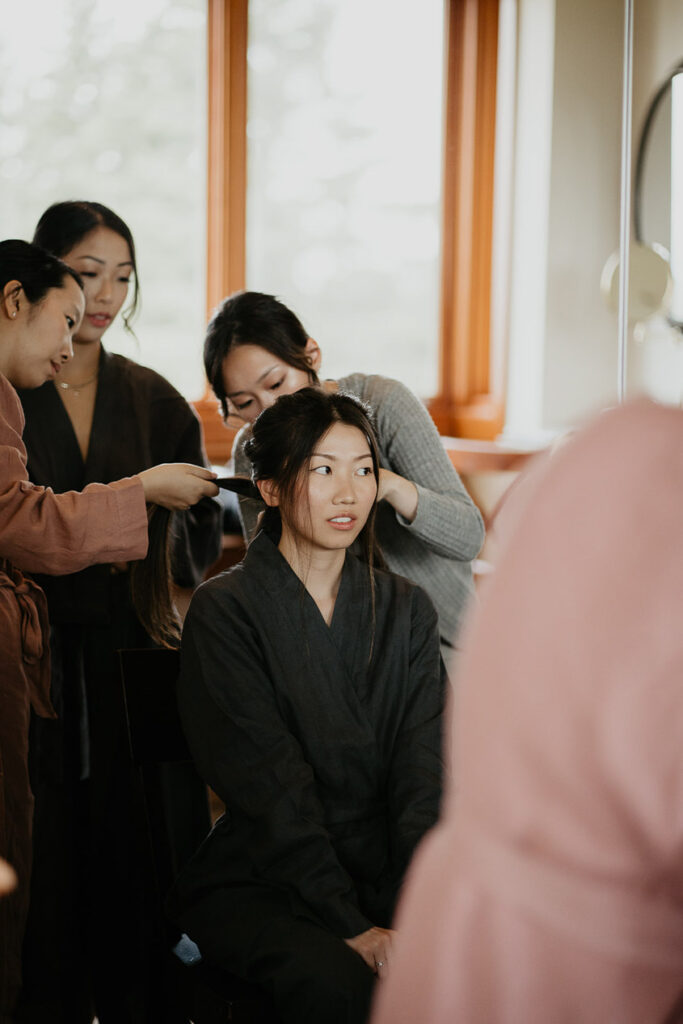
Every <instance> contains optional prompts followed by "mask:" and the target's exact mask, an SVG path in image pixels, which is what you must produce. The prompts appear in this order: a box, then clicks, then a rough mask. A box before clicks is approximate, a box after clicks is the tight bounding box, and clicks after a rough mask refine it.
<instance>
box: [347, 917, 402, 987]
mask: <svg viewBox="0 0 683 1024" xmlns="http://www.w3.org/2000/svg"><path fill="white" fill-rule="evenodd" d="M395 935H396V932H395V931H392V929H391V928H368V930H367V931H366V932H361V933H360V935H355V936H354V937H353V938H352V939H344V942H345V943H346V945H347V946H350V947H351V949H352V950H354V952H356V953H358V955H359V956H361V957H362V958H363V960H365V962H366V964H367V965H368V967H369V968H370V970H371V971H373V972H374V973H375V974H376V975H377V976H378V977H379V978H386V976H387V971H388V970H389V968H390V964H391V946H392V942H393V939H394V936H395Z"/></svg>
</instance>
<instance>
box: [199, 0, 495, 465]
mask: <svg viewBox="0 0 683 1024" xmlns="http://www.w3.org/2000/svg"><path fill="white" fill-rule="evenodd" d="M498 4H499V0H447V2H446V3H445V19H446V20H445V40H446V50H445V54H446V69H445V70H446V73H445V79H446V81H445V103H444V108H445V109H444V165H443V197H444V198H443V207H442V210H443V212H442V261H441V315H440V339H439V393H438V394H437V395H435V396H434V398H432V399H431V400H430V401H429V402H428V403H427V404H428V407H429V410H430V412H431V414H432V416H433V418H434V420H435V422H436V424H437V427H438V428H439V430H440V432H441V433H442V434H445V435H452V436H458V437H465V438H477V439H484V440H486V439H489V440H490V439H493V438H495V437H496V436H497V435H498V434H499V433H500V431H501V430H502V426H503V418H504V396H503V395H502V394H500V393H496V391H495V388H494V385H493V383H492V382H493V380H494V379H497V378H498V377H501V376H502V375H500V374H499V375H494V374H493V373H492V366H491V343H490V324H491V314H490V310H491V250H492V238H493V186H494V156H495V129H496V84H497V82H496V79H497V61H498ZM247 28H248V0H208V68H209V75H208V80H209V81H208V89H209V139H208V203H207V306H208V309H209V310H211V309H213V308H214V306H215V305H216V304H217V303H218V302H219V301H220V300H221V299H222V298H223V297H224V296H225V295H228V294H229V293H230V292H233V291H235V290H237V289H239V288H243V287H244V286H245V227H246V216H245V214H246V195H247V141H246V127H247ZM195 408H197V411H198V412H199V414H200V417H201V419H202V423H203V425H204V434H205V440H206V446H207V452H208V454H209V458H210V459H211V460H212V461H214V462H223V461H225V458H226V452H227V450H228V449H229V446H230V443H231V439H230V437H229V436H226V428H225V427H224V425H223V423H222V421H221V419H220V416H219V414H218V411H217V408H216V402H215V399H213V398H212V397H210V396H209V394H208V392H207V394H206V395H205V397H204V398H203V399H201V400H200V401H199V402H196V403H195Z"/></svg>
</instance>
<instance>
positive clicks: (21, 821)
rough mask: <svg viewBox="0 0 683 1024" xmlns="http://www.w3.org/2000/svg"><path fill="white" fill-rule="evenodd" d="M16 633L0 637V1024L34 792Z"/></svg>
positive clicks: (14, 990)
mask: <svg viewBox="0 0 683 1024" xmlns="http://www.w3.org/2000/svg"><path fill="white" fill-rule="evenodd" d="M15 639H16V637H15V636H12V635H9V636H7V635H0V857H4V859H5V860H7V861H9V863H10V864H11V865H12V867H13V868H14V870H15V871H16V873H17V876H18V879H19V884H18V886H17V888H16V889H15V891H14V892H13V893H11V894H10V895H9V896H5V897H4V898H3V899H0V1024H5V1022H6V1021H9V1020H10V1013H11V1010H12V1008H13V1007H14V1004H15V1002H16V999H17V996H18V994H19V989H20V986H21V944H22V939H23V936H24V926H25V923H26V912H27V908H28V896H29V882H30V875H31V819H32V817H33V796H32V795H31V787H30V785H29V778H28V763H27V759H28V727H29V715H30V702H29V689H28V685H27V683H26V678H25V675H24V672H23V669H22V663H21V654H20V652H18V651H17V650H14V649H10V648H11V647H12V646H13V642H14V641H15Z"/></svg>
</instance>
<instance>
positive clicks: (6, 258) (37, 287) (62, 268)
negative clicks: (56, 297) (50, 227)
mask: <svg viewBox="0 0 683 1024" xmlns="http://www.w3.org/2000/svg"><path fill="white" fill-rule="evenodd" d="M67 277H72V278H73V279H74V281H75V282H76V283H77V284H78V286H79V287H80V288H82V287H83V281H82V280H81V276H80V274H78V273H76V271H75V270H72V269H71V267H68V266H67V265H66V263H63V262H62V261H61V260H60V259H57V257H56V256H53V255H52V253H50V252H46V251H45V249H42V248H41V247H40V246H38V245H33V244H32V243H31V242H24V241H22V240H21V239H19V238H8V239H6V241H4V242H0V289H3V288H4V287H5V285H6V284H7V283H8V281H19V283H20V284H21V286H22V288H23V290H24V295H25V296H26V298H27V300H28V301H29V302H30V303H31V305H37V304H38V303H40V302H42V300H43V299H44V298H45V296H46V295H47V293H48V292H49V291H50V289H52V288H63V287H64V279H65V278H67Z"/></svg>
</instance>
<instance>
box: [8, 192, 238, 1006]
mask: <svg viewBox="0 0 683 1024" xmlns="http://www.w3.org/2000/svg"><path fill="white" fill-rule="evenodd" d="M34 241H36V242H37V243H39V244H40V245H41V246H43V248H45V249H47V250H49V251H50V252H52V253H54V254H55V255H57V256H59V257H60V258H62V259H63V260H64V261H65V262H66V263H67V264H68V265H69V266H71V267H72V268H73V269H75V270H76V271H77V272H78V273H79V274H80V275H81V277H82V279H83V284H84V293H85V302H86V305H85V314H84V317H83V320H82V322H81V324H80V326H79V327H78V330H77V331H76V332H75V334H74V339H73V340H74V358H73V359H72V360H71V362H70V363H69V365H68V366H67V367H66V368H65V370H64V371H63V372H62V373H61V374H60V376H59V378H58V380H57V381H55V382H53V381H48V382H47V383H46V384H45V385H44V386H43V387H41V388H38V389H37V390H35V391H22V392H20V396H21V399H22V403H23V407H24V413H25V416H26V428H25V432H24V441H25V444H26V449H27V452H28V472H29V475H30V477H31V479H32V480H33V481H35V482H36V483H40V484H43V485H49V486H51V487H52V488H53V489H54V490H55V491H58V492H61V491H65V490H68V489H71V488H80V487H82V486H84V485H85V484H87V483H88V482H90V481H91V480H101V481H104V482H107V481H109V480H113V479H116V478H117V477H119V476H122V475H127V474H131V473H136V472H138V471H139V470H141V469H145V468H146V467H147V466H150V465H154V464H155V463H158V462H167V461H168V462H175V461H182V462H188V463H195V464H196V465H198V466H206V465H207V460H206V455H205V453H204V447H203V442H202V435H201V427H200V423H199V420H198V418H197V416H196V414H195V413H194V411H193V410H192V408H191V407H190V406H189V404H188V403H187V401H186V400H185V399H184V398H183V396H182V395H180V394H179V392H178V391H176V389H175V388H174V387H172V385H171V384H169V382H168V381H167V380H165V379H164V378H163V377H162V376H160V374H158V373H156V372H155V371H153V370H151V369H149V368H148V367H145V366H141V365H139V364H138V363H136V362H134V361H133V360H131V359H127V358H124V357H123V356H120V355H114V354H112V353H110V352H107V351H106V350H105V348H104V346H103V344H102V340H103V336H104V335H105V333H106V331H107V329H108V328H109V326H110V325H111V324H112V323H113V321H114V320H115V319H116V317H117V315H121V316H122V318H123V321H124V323H125V325H126V328H127V329H130V323H131V321H132V319H133V317H134V315H135V312H136V309H137V306H138V303H139V287H140V286H139V277H138V267H137V256H136V249H135V242H134V239H133V236H132V233H131V231H130V229H129V227H128V225H127V224H126V223H125V222H124V221H123V220H122V219H121V218H120V217H119V216H118V215H117V214H116V213H114V212H113V211H112V210H110V209H109V208H108V207H106V206H103V205H102V204H101V203H93V202H83V201H69V202H61V203H56V204H54V205H53V206H51V207H50V208H49V209H47V210H46V211H45V213H44V214H43V215H42V217H41V218H40V221H39V223H38V226H37V228H36V232H35V236H34ZM150 538H151V541H150V552H149V554H148V557H147V559H145V561H144V562H134V563H125V562H119V563H114V564H108V565H100V566H94V567H92V568H89V569H86V570H84V571H82V572H79V573H75V574H72V575H69V576H63V577H59V578H50V577H45V578H40V584H41V586H42V587H43V588H44V590H45V592H46V594H47V599H48V607H49V612H50V622H51V624H52V647H53V680H52V696H53V701H54V704H55V707H56V709H57V710H58V712H59V719H58V720H57V721H48V722H42V721H40V722H38V721H36V722H34V727H33V731H32V737H31V772H32V781H33V785H34V791H35V796H36V810H35V830H34V853H35V864H34V874H33V889H32V900H31V910H30V913H29V922H28V930H27V938H26V943H25V954H24V996H23V999H22V1006H21V1010H20V1012H21V1015H22V1020H25V1021H33V1020H43V1019H46V1018H49V1019H50V1020H55V1021H57V1020H60V1019H64V1020H65V1021H68V1022H69V1024H80V1022H83V1024H87V1022H89V1021H90V1020H91V1018H92V1014H93V1013H95V1014H96V1015H97V1016H98V1018H99V1020H100V1024H109V1022H114V1024H125V1022H127V1021H133V1020H135V1019H137V1017H136V1015H139V1014H142V1015H143V1016H144V1014H145V1013H148V1014H150V1013H152V1012H153V1011H152V1010H151V1009H149V1007H154V1006H158V1005H160V1001H161V999H162V998H163V995H162V991H160V989H161V990H163V982H162V980H161V979H160V978H159V970H157V968H156V967H155V962H156V957H157V947H156V945H155V941H154V940H155V935H154V932H153V931H152V929H153V927H154V924H153V922H154V913H153V910H150V906H151V901H150V899H149V896H148V893H149V890H150V888H151V886H150V879H149V874H148V872H147V870H146V867H145V865H146V844H145V837H144V829H143V827H142V825H141V821H140V809H139V806H138V802H137V801H136V787H135V780H134V779H133V777H132V774H131V769H130V765H129V762H128V758H127V749H128V748H127V739H126V724H125V712H124V707H123V697H122V693H121V687H120V680H119V669H118V658H117V654H116V651H117V650H118V649H119V648H124V647H148V646H151V645H152V644H175V643H177V641H178V638H179V631H178V623H177V618H176V617H175V614H174V608H173V593H172V590H171V585H172V584H175V585H177V586H178V587H182V588H192V587H194V586H196V584H197V583H198V582H199V581H200V580H201V579H202V577H203V575H204V572H205V570H206V569H207V567H208V566H209V565H211V564H212V563H213V562H214V561H215V560H216V558H217V557H218V555H219V552H220V542H221V508H220V505H218V504H217V503H216V502H214V501H213V500H211V499H207V500H206V501H203V502H200V503H199V504H198V505H196V506H195V507H194V508H193V509H191V510H188V511H181V512H177V513H174V514H173V515H172V517H171V518H170V520H169V514H167V513H165V512H162V511H157V512H155V514H154V516H153V518H152V520H151V523H150ZM159 955H161V954H160V953H159ZM46 981H47V982H49V983H48V984H46ZM150 1019H151V1017H150Z"/></svg>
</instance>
